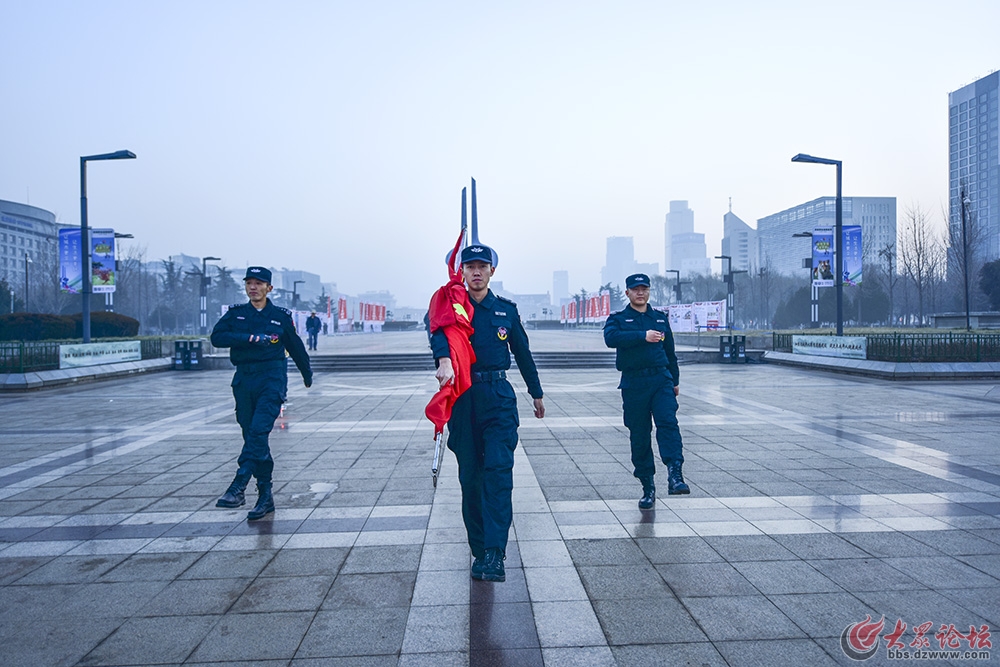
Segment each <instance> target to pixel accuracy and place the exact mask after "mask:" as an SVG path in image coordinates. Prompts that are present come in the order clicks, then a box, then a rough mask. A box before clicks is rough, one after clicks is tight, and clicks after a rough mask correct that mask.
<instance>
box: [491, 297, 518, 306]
mask: <svg viewBox="0 0 1000 667" xmlns="http://www.w3.org/2000/svg"><path fill="white" fill-rule="evenodd" d="M495 296H496V298H497V299H499V300H500V301H503V302H504V303H509V304H510V305H512V306H514V307H515V308H517V303H515V302H514V301H511V300H510V299H508V298H507V297H505V296H500V295H499V294H497V295H495Z"/></svg>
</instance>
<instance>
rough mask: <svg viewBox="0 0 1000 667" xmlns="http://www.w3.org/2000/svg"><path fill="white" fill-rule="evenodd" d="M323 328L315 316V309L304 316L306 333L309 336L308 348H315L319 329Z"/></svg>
mask: <svg viewBox="0 0 1000 667" xmlns="http://www.w3.org/2000/svg"><path fill="white" fill-rule="evenodd" d="M322 328H323V323H322V322H321V321H320V319H319V318H318V317H316V311H315V310H314V311H312V314H311V315H310V316H309V317H307V318H306V335H307V336H308V338H309V349H310V350H315V349H316V344H317V343H318V342H319V340H318V339H319V330H320V329H322Z"/></svg>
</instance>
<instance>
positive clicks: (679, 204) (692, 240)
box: [663, 200, 711, 276]
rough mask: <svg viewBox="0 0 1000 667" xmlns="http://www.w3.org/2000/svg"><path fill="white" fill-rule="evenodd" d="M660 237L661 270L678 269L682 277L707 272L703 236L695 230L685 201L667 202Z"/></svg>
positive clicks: (706, 252)
mask: <svg viewBox="0 0 1000 667" xmlns="http://www.w3.org/2000/svg"><path fill="white" fill-rule="evenodd" d="M663 238H664V253H663V259H664V267H663V268H664V270H667V269H673V270H678V271H680V272H681V275H682V276H689V275H692V274H695V273H700V274H703V275H708V274H709V273H711V263H710V261H709V259H708V247H707V246H706V245H705V235H704V234H697V233H695V231H694V211H692V210H691V209H690V208H688V203H687V201H686V200H677V201H672V202H670V212H669V213H667V222H666V224H665V225H664V229H663Z"/></svg>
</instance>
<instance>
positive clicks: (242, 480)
mask: <svg viewBox="0 0 1000 667" xmlns="http://www.w3.org/2000/svg"><path fill="white" fill-rule="evenodd" d="M252 473H253V471H252V470H249V469H246V468H240V469H239V470H237V471H236V477H234V478H233V483H232V484H230V485H229V488H228V489H226V492H225V493H223V494H222V497H221V498H219V499H218V500H217V501H215V506H216V507H229V508H232V507H242V506H243V505H244V504H245V503H246V497H245V496H244V495H243V492H244V491H245V490H246V488H247V484H249V483H250V476H251V474H252Z"/></svg>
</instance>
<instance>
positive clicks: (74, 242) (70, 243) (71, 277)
mask: <svg viewBox="0 0 1000 667" xmlns="http://www.w3.org/2000/svg"><path fill="white" fill-rule="evenodd" d="M80 245H81V241H80V230H79V229H69V228H67V229H60V230H59V290H60V291H61V292H65V293H67V294H79V293H80V287H81V286H82V285H83V265H82V262H83V258H82V257H81V252H80Z"/></svg>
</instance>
